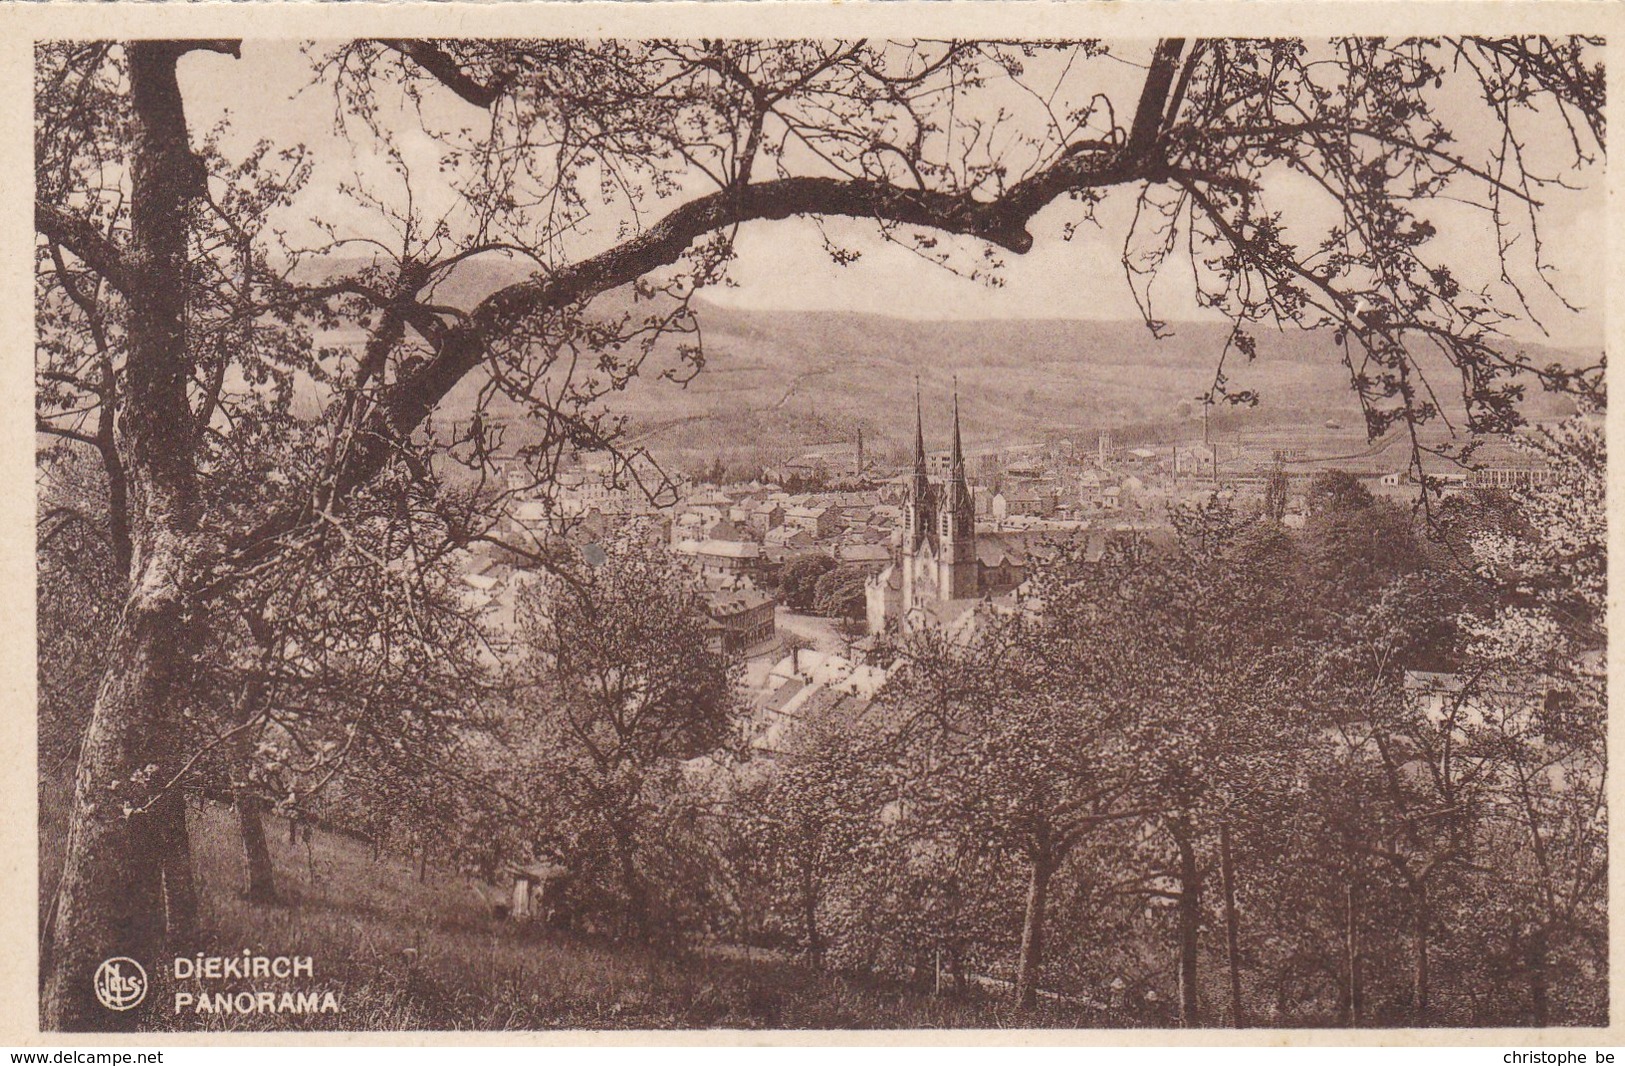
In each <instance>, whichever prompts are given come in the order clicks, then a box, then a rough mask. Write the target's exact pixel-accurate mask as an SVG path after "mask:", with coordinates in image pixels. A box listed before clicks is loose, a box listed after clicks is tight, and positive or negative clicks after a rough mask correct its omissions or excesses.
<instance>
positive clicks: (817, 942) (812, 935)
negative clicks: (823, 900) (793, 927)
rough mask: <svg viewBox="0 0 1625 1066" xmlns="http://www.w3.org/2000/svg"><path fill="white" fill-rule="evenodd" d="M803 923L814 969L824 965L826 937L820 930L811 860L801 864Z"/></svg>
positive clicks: (816, 885)
mask: <svg viewBox="0 0 1625 1066" xmlns="http://www.w3.org/2000/svg"><path fill="white" fill-rule="evenodd" d="M801 924H802V933H803V935H804V936H805V937H806V940H807V960H808V961H809V962H811V963H812V965H813V968H814V969H823V966H824V938H823V936H822V935H821V934H820V933H819V932H818V882H817V880H816V878H814V876H813V869H812V863H811V861H807V860H804V861H803V862H802V864H801Z"/></svg>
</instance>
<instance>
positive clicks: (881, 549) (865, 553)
mask: <svg viewBox="0 0 1625 1066" xmlns="http://www.w3.org/2000/svg"><path fill="white" fill-rule="evenodd" d="M835 561H836V562H838V563H840V564H842V565H843V566H861V567H863V568H864V569H865V570H867V571H869V572H870V573H879V572H880V571H881V570H884V569H885V568H886V567H887V566H890V565H891V561H892V551H891V548H889V547H887V546H886V545H884V544H843V545H842V546H841V547H840V548H838V549H837V550H836V552H835Z"/></svg>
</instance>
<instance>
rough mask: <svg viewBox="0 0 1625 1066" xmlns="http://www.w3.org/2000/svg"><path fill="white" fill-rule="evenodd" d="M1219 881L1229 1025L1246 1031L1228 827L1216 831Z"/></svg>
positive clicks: (1238, 923) (1238, 930)
mask: <svg viewBox="0 0 1625 1066" xmlns="http://www.w3.org/2000/svg"><path fill="white" fill-rule="evenodd" d="M1219 877H1220V881H1221V882H1222V884H1223V886H1224V949H1225V962H1226V964H1227V965H1228V967H1229V969H1230V1024H1231V1025H1232V1026H1234V1027H1235V1028H1237V1029H1242V1028H1245V1027H1246V1024H1247V1023H1246V1020H1245V1019H1244V1018H1243V1017H1242V1011H1241V957H1240V956H1241V920H1240V917H1239V916H1238V915H1237V913H1236V870H1235V863H1234V862H1233V861H1232V860H1231V857H1230V827H1229V826H1228V825H1221V826H1220V827H1219Z"/></svg>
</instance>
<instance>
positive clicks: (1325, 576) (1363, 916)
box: [742, 421, 1607, 1025]
mask: <svg viewBox="0 0 1625 1066" xmlns="http://www.w3.org/2000/svg"><path fill="white" fill-rule="evenodd" d="M1555 439H1556V441H1557V443H1556V444H1554V445H1553V447H1555V448H1558V449H1560V451H1561V457H1560V458H1559V460H1558V462H1559V469H1560V470H1561V471H1562V473H1561V475H1560V478H1561V482H1560V486H1559V487H1558V488H1557V489H1555V490H1548V491H1545V492H1536V493H1529V494H1526V495H1524V496H1522V497H1521V498H1519V499H1517V500H1515V501H1514V500H1507V499H1493V498H1460V497H1458V498H1455V499H1453V500H1451V501H1450V502H1449V505H1448V506H1447V507H1446V508H1445V509H1444V513H1443V514H1442V515H1441V516H1440V518H1439V521H1440V523H1441V524H1440V526H1438V527H1437V528H1436V530H1435V532H1436V533H1437V534H1438V536H1437V537H1436V538H1430V537H1428V536H1426V535H1425V533H1426V531H1425V530H1419V529H1417V528H1416V527H1415V525H1414V523H1413V516H1412V515H1411V514H1410V513H1409V512H1408V511H1406V510H1404V509H1402V508H1399V507H1396V506H1394V505H1391V504H1387V503H1383V502H1380V501H1374V500H1372V499H1370V498H1369V496H1366V495H1365V494H1364V493H1363V492H1362V491H1361V490H1359V488H1358V486H1357V485H1356V484H1354V483H1353V482H1352V480H1351V479H1346V478H1328V479H1323V480H1322V481H1321V482H1320V483H1318V484H1317V486H1316V491H1315V492H1314V493H1312V495H1313V496H1314V497H1315V500H1316V503H1315V511H1314V514H1313V516H1312V518H1311V521H1310V524H1309V527H1308V529H1307V530H1306V531H1305V532H1304V533H1303V534H1301V535H1294V534H1291V533H1288V532H1287V531H1285V530H1284V529H1282V528H1281V527H1280V526H1279V525H1278V524H1276V523H1274V522H1272V521H1270V520H1269V519H1268V518H1267V516H1265V517H1254V518H1243V517H1242V516H1237V515H1234V514H1230V513H1224V512H1222V511H1217V510H1208V511H1206V512H1205V513H1201V514H1197V515H1193V516H1190V518H1189V520H1188V521H1187V523H1186V526H1185V528H1184V529H1183V530H1182V538H1181V542H1182V546H1181V548H1180V550H1178V551H1177V552H1172V553H1168V552H1153V551H1148V550H1146V549H1144V548H1143V547H1136V546H1125V547H1122V548H1120V549H1117V550H1114V551H1112V552H1111V553H1109V554H1108V556H1107V557H1106V558H1104V559H1099V560H1088V559H1081V558H1067V557H1063V558H1062V559H1060V560H1057V561H1056V562H1055V563H1054V564H1053V565H1051V566H1049V567H1047V568H1046V569H1045V570H1044V571H1043V573H1042V574H1041V576H1040V577H1039V578H1037V579H1036V580H1035V582H1034V584H1033V586H1032V591H1031V594H1030V597H1029V599H1028V600H1027V601H1026V603H1025V605H1024V607H1023V608H1022V609H1018V610H1015V611H1012V612H1009V613H988V614H986V615H985V616H984V617H983V618H982V619H981V620H980V624H979V625H978V626H977V628H976V632H975V636H974V637H973V638H970V639H968V640H966V639H948V638H946V637H944V636H943V635H942V634H941V633H937V632H923V633H919V634H915V635H911V636H910V637H908V638H907V639H905V640H903V641H902V642H901V643H900V644H899V645H898V646H897V648H896V653H897V654H899V655H900V656H901V659H900V665H899V666H898V667H897V668H896V669H895V670H894V673H893V677H892V679H891V681H890V682H889V683H888V685H887V686H886V688H885V689H884V690H883V692H882V695H881V698H880V700H879V703H878V706H877V708H876V709H875V710H874V711H872V712H871V713H870V714H869V715H868V716H866V717H864V718H862V719H860V720H857V721H842V722H831V723H826V724H825V726H824V727H822V728H819V729H816V730H814V731H812V732H811V733H810V734H809V735H808V736H807V737H806V739H805V742H804V744H803V745H802V746H801V747H799V748H798V749H797V750H795V751H793V752H791V753H789V754H787V755H785V756H784V757H783V758H782V759H781V761H780V762H779V763H778V764H777V765H776V772H774V773H772V774H770V775H768V777H767V779H766V781H765V782H763V783H761V784H759V785H757V786H756V787H755V788H753V789H746V790H745V791H744V792H743V793H742V798H743V799H744V801H745V805H746V809H747V810H749V811H753V812H755V813H753V814H751V815H746V816H745V817H747V818H755V819H756V820H757V823H758V827H759V835H758V837H757V841H756V843H757V845H758V847H759V848H760V849H761V850H760V851H758V852H757V853H755V854H754V856H753V857H754V858H755V860H756V861H758V862H760V863H761V866H760V869H761V870H763V871H766V876H767V877H768V879H769V881H770V882H771V884H772V885H773V893H772V898H773V899H774V900H775V902H774V903H773V904H772V905H771V906H769V907H768V908H767V910H766V912H765V913H766V914H767V915H768V918H767V919H766V924H767V927H769V928H773V929H776V930H778V932H779V933H780V934H781V935H783V936H786V937H788V938H790V939H791V940H793V941H794V942H796V943H797V944H799V945H800V946H801V947H802V948H803V949H804V950H805V951H806V952H807V953H808V954H809V955H810V956H811V957H813V958H814V959H823V958H825V957H828V956H832V955H833V956H837V957H839V958H840V959H842V960H844V962H845V963H847V964H851V965H859V966H864V967H877V966H878V967H881V968H886V969H890V970H891V971H892V972H895V973H898V974H899V975H906V974H915V975H919V974H922V973H925V974H929V973H931V972H933V971H934V970H935V969H936V968H937V967H939V966H941V967H946V969H947V971H948V972H950V973H952V974H953V975H954V976H956V977H957V978H959V980H960V981H961V982H963V981H964V980H965V977H966V974H967V973H970V972H975V973H981V974H994V975H999V976H1002V977H1005V978H1008V979H1010V980H1012V981H1013V984H1014V989H1015V995H1016V997H1017V998H1018V999H1019V1000H1020V1001H1021V1002H1022V1003H1024V1004H1028V1005H1031V1004H1033V1003H1035V1002H1036V1001H1037V998H1038V994H1039V990H1040V988H1041V987H1043V988H1048V989H1050V990H1053V991H1056V992H1060V993H1064V994H1068V995H1071V996H1075V997H1078V998H1081V999H1084V1000H1087V1001H1090V1002H1093V1003H1095V1004H1097V1005H1099V1006H1101V1007H1103V1008H1106V1007H1116V1008H1117V1009H1119V1010H1124V1009H1127V1010H1129V1011H1131V1012H1132V1011H1133V1010H1136V1009H1137V1010H1138V1011H1139V1012H1140V1013H1141V1015H1142V1017H1144V1018H1145V1019H1146V1020H1156V1019H1161V1020H1165V1021H1166V1020H1172V1019H1173V1018H1175V1017H1177V1019H1178V1020H1179V1021H1180V1022H1181V1023H1182V1024H1204V1023H1208V1024H1210V1023H1214V1022H1217V1021H1221V1020H1222V1021H1225V1022H1228V1023H1231V1024H1236V1025H1243V1024H1292V1023H1297V1024H1305V1023H1307V1024H1328V1023H1333V1022H1340V1023H1342V1024H1399V1023H1420V1024H1537V1025H1544V1024H1548V1023H1552V1022H1566V1023H1571V1024H1573V1023H1582V1022H1583V1023H1588V1024H1593V1023H1600V1022H1601V1020H1602V1019H1604V1018H1606V985H1607V977H1606V966H1607V940H1606V928H1607V918H1606V908H1605V905H1604V902H1603V884H1604V881H1605V877H1606V847H1605V841H1606V835H1607V821H1606V812H1605V805H1604V777H1605V773H1604V770H1605V760H1604V752H1603V743H1604V737H1605V734H1606V702H1605V700H1604V694H1603V689H1602V678H1603V673H1604V669H1603V661H1602V655H1603V649H1604V643H1605V642H1604V640H1603V629H1602V622H1603V618H1604V611H1605V607H1604V600H1603V595H1602V592H1603V584H1602V577H1603V570H1604V568H1605V567H1604V559H1605V556H1604V553H1603V550H1602V539H1601V536H1602V531H1603V513H1604V512H1603V492H1602V486H1603V472H1604V469H1605V467H1604V465H1603V463H1602V456H1601V450H1600V449H1601V428H1600V425H1598V424H1596V423H1593V422H1584V421H1581V422H1574V423H1570V424H1569V425H1568V426H1567V427H1566V428H1565V429H1563V430H1561V431H1559V432H1558V433H1557V434H1556V438H1555ZM1559 515H1562V516H1563V517H1561V518H1560V517H1559ZM1050 944H1053V945H1055V947H1054V948H1051V947H1049V946H1048V945H1050ZM1159 1003H1172V1004H1176V1005H1177V1006H1176V1007H1173V1008H1171V1009H1172V1011H1173V1013H1170V1014H1162V1013H1161V1008H1160V1007H1159V1006H1157V1004H1159ZM1135 1004H1138V1007H1137V1008H1136V1007H1135V1006H1134V1005H1135ZM1105 1016H1106V1017H1117V1018H1121V1017H1122V1015H1120V1014H1107V1015H1105Z"/></svg>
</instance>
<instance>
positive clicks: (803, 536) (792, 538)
mask: <svg viewBox="0 0 1625 1066" xmlns="http://www.w3.org/2000/svg"><path fill="white" fill-rule="evenodd" d="M762 543H763V544H764V545H765V546H767V547H770V548H810V547H812V544H813V536H812V534H811V533H808V532H807V531H806V530H805V529H802V528H801V527H799V526H779V527H778V528H777V529H771V530H768V533H767V536H765V537H763V538H762Z"/></svg>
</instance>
